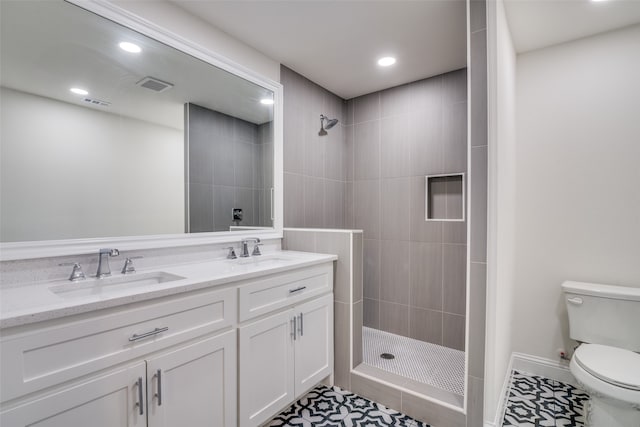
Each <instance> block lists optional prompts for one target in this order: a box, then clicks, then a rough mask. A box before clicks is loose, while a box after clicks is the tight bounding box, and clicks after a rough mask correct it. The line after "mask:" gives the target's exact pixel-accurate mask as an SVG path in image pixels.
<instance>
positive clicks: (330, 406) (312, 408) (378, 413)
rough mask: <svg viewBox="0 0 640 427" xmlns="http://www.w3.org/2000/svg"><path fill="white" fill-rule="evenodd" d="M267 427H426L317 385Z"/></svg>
mask: <svg viewBox="0 0 640 427" xmlns="http://www.w3.org/2000/svg"><path fill="white" fill-rule="evenodd" d="M267 426H269V427H429V425H427V424H424V423H423V422H420V421H416V420H414V419H413V418H411V417H408V416H407V415H404V414H401V413H400V412H398V411H394V410H393V409H388V408H386V407H385V406H383V405H380V404H379V403H376V402H372V401H371V400H369V399H365V398H364V397H360V396H358V395H357V394H354V393H351V392H348V391H345V390H341V389H340V388H338V387H327V386H324V385H319V386H318V387H316V388H314V389H313V390H311V391H310V392H309V393H307V394H306V395H305V396H303V397H302V398H301V399H300V400H298V401H297V402H296V403H294V404H293V405H291V406H290V407H289V408H287V409H285V410H284V411H283V412H282V413H280V415H278V416H277V417H275V418H274V419H273V420H271V422H269V423H267Z"/></svg>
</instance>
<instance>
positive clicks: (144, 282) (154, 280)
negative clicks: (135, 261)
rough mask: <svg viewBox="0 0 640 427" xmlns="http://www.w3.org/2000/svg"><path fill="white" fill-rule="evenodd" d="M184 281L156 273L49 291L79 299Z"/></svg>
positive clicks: (53, 288)
mask: <svg viewBox="0 0 640 427" xmlns="http://www.w3.org/2000/svg"><path fill="white" fill-rule="evenodd" d="M182 279H184V277H182V276H178V275H175V274H169V273H165V272H163V271H156V272H151V273H141V274H138V273H134V274H131V275H122V276H117V277H107V278H102V279H95V278H94V279H88V280H85V281H82V282H74V283H65V284H64V285H56V286H52V287H50V288H49V290H50V291H51V292H53V293H54V294H56V295H58V296H59V297H62V298H78V297H87V296H91V295H108V294H109V293H112V292H120V291H124V290H129V289H135V288H139V287H144V286H149V285H157V284H160V283H166V282H173V281H175V280H182Z"/></svg>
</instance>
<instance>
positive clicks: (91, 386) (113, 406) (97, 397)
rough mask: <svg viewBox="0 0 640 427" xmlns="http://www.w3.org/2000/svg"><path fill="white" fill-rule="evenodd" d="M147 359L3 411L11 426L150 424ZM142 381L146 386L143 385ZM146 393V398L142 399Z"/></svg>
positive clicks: (3, 421)
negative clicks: (147, 416) (146, 387)
mask: <svg viewBox="0 0 640 427" xmlns="http://www.w3.org/2000/svg"><path fill="white" fill-rule="evenodd" d="M145 375H146V368H145V363H144V362H138V363H135V364H133V365H130V366H126V367H124V368H120V369H115V370H113V371H111V372H108V373H107V374H104V375H100V376H97V377H94V378H91V379H89V380H87V381H83V382H80V383H79V384H75V385H73V386H70V387H67V388H63V389H62V390H59V391H57V392H54V393H51V394H47V395H45V396H43V397H41V398H38V399H35V400H31V401H29V402H27V403H25V404H22V405H19V406H17V407H15V408H12V409H9V410H6V411H3V412H2V414H0V425H2V426H3V427H4V426H7V427H25V426H32V425H37V426H42V427H70V426H91V427H121V426H122V427H124V426H127V427H128V426H146V424H147V418H146V408H145V406H143V412H144V413H143V414H140V411H139V405H140V403H142V404H143V405H145V398H144V393H145V390H144V389H145V387H144V378H145ZM141 385H142V386H141ZM141 394H142V400H140V399H141Z"/></svg>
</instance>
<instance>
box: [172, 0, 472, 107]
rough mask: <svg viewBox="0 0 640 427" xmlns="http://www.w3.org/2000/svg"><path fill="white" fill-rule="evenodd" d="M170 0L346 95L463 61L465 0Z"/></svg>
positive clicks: (438, 71) (439, 70)
mask: <svg viewBox="0 0 640 427" xmlns="http://www.w3.org/2000/svg"><path fill="white" fill-rule="evenodd" d="M172 2H173V3H175V4H176V5H178V6H179V7H181V8H183V9H184V10H186V11H187V12H189V13H191V14H192V15H195V16H198V17H200V18H201V19H204V20H205V21H207V22H209V23H210V24H212V25H214V26H215V27H217V28H219V29H221V30H222V31H224V32H226V33H228V34H229V35H231V36H233V37H235V38H237V39H239V40H241V41H243V42H244V43H246V44H248V45H250V46H252V47H254V48H255V49H257V50H259V51H261V52H263V53H265V54H266V55H267V56H269V57H271V58H273V59H274V60H277V61H279V62H281V63H282V64H284V65H286V66H287V67H289V68H292V69H293V70H295V71H297V72H298V73H300V74H302V75H304V76H305V77H307V78H309V79H311V80H313V81H314V82H316V83H318V84H319V85H321V86H323V87H325V88H326V89H329V90H330V91H332V92H334V93H335V94H337V95H339V96H341V97H343V98H346V99H349V98H353V97H356V96H359V95H363V94H366V93H371V92H375V91H377V90H380V89H385V88H388V87H392V86H397V85H399V84H403V83H408V82H411V81H415V80H419V79H422V78H426V77H430V76H434V75H437V74H441V73H444V72H447V71H452V70H456V69H460V68H463V67H465V66H466V5H465V1H464V0H439V1H437V0H431V1H404V0H387V1H317V0H315V1H314V0H307V1H255V0H254V1H200V0H172ZM387 55H391V56H395V57H396V58H397V60H398V62H397V63H396V65H394V66H392V67H389V68H380V67H378V66H377V65H376V60H377V59H378V58H379V57H381V56H387Z"/></svg>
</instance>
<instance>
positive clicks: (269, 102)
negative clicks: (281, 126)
mask: <svg viewBox="0 0 640 427" xmlns="http://www.w3.org/2000/svg"><path fill="white" fill-rule="evenodd" d="M273 102H274V101H273V99H271V98H262V99H261V100H260V103H261V104H264V105H273Z"/></svg>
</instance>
